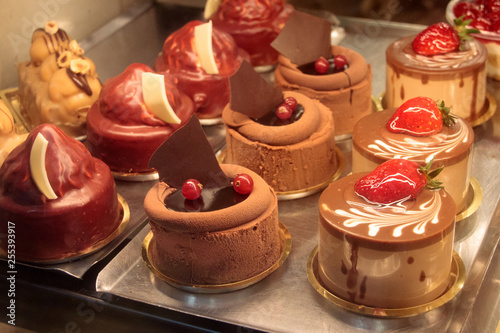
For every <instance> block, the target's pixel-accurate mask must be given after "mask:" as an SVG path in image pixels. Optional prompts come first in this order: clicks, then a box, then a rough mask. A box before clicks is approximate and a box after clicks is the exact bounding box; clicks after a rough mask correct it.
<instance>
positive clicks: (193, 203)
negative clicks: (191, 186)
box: [164, 186, 248, 212]
mask: <svg viewBox="0 0 500 333" xmlns="http://www.w3.org/2000/svg"><path fill="white" fill-rule="evenodd" d="M247 197H248V195H242V194H239V193H238V192H236V191H235V190H234V188H233V187H232V186H226V187H215V188H209V189H204V190H203V192H202V195H201V197H199V198H198V199H196V200H189V199H186V198H184V196H183V195H182V191H180V190H178V191H175V192H173V193H172V194H171V195H169V196H167V197H166V198H165V201H164V202H165V207H167V208H168V209H169V210H173V211H176V212H213V211H216V210H220V209H225V208H228V207H231V206H234V205H235V204H238V203H240V202H242V201H244V200H245V199H246V198H247Z"/></svg>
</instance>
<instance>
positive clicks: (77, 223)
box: [0, 124, 121, 262]
mask: <svg viewBox="0 0 500 333" xmlns="http://www.w3.org/2000/svg"><path fill="white" fill-rule="evenodd" d="M9 223H11V224H14V225H15V229H16V259H18V260H26V261H35V262H38V261H40V262H43V261H58V260H62V259H66V258H71V257H75V256H79V255H82V254H85V253H87V251H89V250H90V249H92V248H93V247H94V246H95V245H96V244H98V243H99V242H101V241H102V240H104V239H106V238H107V237H108V236H110V235H111V234H112V233H113V232H115V230H117V228H118V227H119V225H120V223H121V216H120V207H119V203H118V199H117V194H116V189H115V183H114V180H113V177H112V176H111V172H110V170H109V168H108V167H107V166H106V164H104V162H102V161H100V160H98V159H96V158H93V157H92V156H91V155H90V153H89V152H88V151H87V149H86V148H85V146H84V145H83V144H82V143H80V142H79V141H77V140H75V139H73V138H71V137H69V136H67V135H66V134H64V132H63V131H62V130H61V129H59V128H57V127H56V126H54V125H52V124H43V125H39V126H37V127H36V128H34V129H33V130H32V131H31V132H30V134H29V135H28V137H27V139H26V141H25V142H23V143H22V144H20V145H19V146H17V147H16V148H15V149H14V150H13V151H12V152H11V153H10V154H9V156H8V157H7V159H6V160H5V162H4V163H3V164H2V166H1V168H0V232H1V233H2V234H4V235H6V234H7V228H8V224H9ZM7 246H8V244H7V238H6V237H5V238H1V239H0V248H1V249H2V250H3V251H7Z"/></svg>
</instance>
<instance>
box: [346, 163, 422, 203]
mask: <svg viewBox="0 0 500 333" xmlns="http://www.w3.org/2000/svg"><path fill="white" fill-rule="evenodd" d="M426 185H427V177H426V174H425V173H424V172H422V171H421V170H420V166H419V164H418V163H416V162H413V161H408V160H404V159H394V160H390V161H387V162H384V163H382V164H381V165H379V166H378V167H377V168H375V170H373V171H372V172H370V173H369V174H368V175H366V176H364V177H362V178H360V179H358V181H357V182H356V183H355V184H354V191H355V192H356V194H357V195H359V196H360V197H362V198H364V199H365V200H366V201H368V202H370V203H373V204H384V205H386V204H392V203H395V202H398V201H400V200H403V199H405V200H410V199H415V198H416V197H417V195H418V194H419V193H420V191H421V190H422V188H423V187H425V186H426Z"/></svg>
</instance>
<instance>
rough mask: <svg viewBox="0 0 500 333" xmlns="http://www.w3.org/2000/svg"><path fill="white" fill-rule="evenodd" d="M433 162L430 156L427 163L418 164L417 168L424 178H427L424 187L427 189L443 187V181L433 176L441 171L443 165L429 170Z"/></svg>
mask: <svg viewBox="0 0 500 333" xmlns="http://www.w3.org/2000/svg"><path fill="white" fill-rule="evenodd" d="M433 162H434V157H432V159H431V160H430V161H429V163H427V164H426V165H425V166H420V168H419V170H420V172H422V173H423V174H424V175H425V178H427V185H426V186H425V187H426V188H428V189H429V190H439V189H441V188H444V186H443V182H441V181H439V180H438V179H435V178H436V177H437V176H438V175H439V174H440V173H441V171H443V168H444V166H441V167H440V168H437V169H434V170H432V171H431V167H432V163H433Z"/></svg>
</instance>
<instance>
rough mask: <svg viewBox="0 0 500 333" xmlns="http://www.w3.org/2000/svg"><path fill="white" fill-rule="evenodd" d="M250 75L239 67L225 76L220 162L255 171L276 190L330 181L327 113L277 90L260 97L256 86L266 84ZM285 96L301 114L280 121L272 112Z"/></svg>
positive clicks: (333, 164)
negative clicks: (227, 98) (228, 95)
mask: <svg viewBox="0 0 500 333" xmlns="http://www.w3.org/2000/svg"><path fill="white" fill-rule="evenodd" d="M245 68H246V69H245ZM255 75H258V74H257V73H255V72H254V71H253V69H252V68H251V67H250V65H249V64H248V63H244V64H242V66H241V68H240V69H239V70H238V72H237V73H236V74H235V75H234V76H232V77H231V78H230V83H231V103H230V104H229V105H228V106H226V108H225V109H224V112H223V115H222V117H223V120H224V124H225V125H226V157H225V160H224V161H225V162H226V163H232V164H238V165H242V166H244V167H246V168H248V169H250V170H252V171H254V172H256V173H257V174H259V175H260V176H261V177H262V178H264V180H265V181H266V182H267V183H268V184H269V185H270V186H271V187H272V188H273V189H274V190H275V191H277V192H292V191H300V190H306V189H308V188H311V187H315V186H318V185H320V184H323V183H327V182H328V181H330V180H331V179H332V178H333V176H334V174H335V173H336V172H337V170H338V168H339V165H338V163H337V156H336V151H335V136H334V123H333V119H332V115H331V112H330V111H329V110H328V108H327V107H325V106H324V105H322V104H321V103H319V102H318V101H315V100H313V99H310V98H308V97H307V96H305V95H302V94H300V93H297V92H292V91H285V92H283V93H282V92H281V91H279V90H276V92H275V93H276V95H274V96H272V97H267V96H266V97H265V96H264V95H263V94H262V89H260V87H265V86H266V85H267V83H266V82H265V81H264V80H263V79H262V78H260V77H259V76H257V77H256V76H255ZM259 80H260V81H259ZM240 83H241V85H240ZM264 89H265V88H264ZM270 89H273V87H272V86H270ZM286 98H292V99H294V100H295V101H296V104H297V110H300V111H296V112H294V113H293V114H292V116H291V117H290V118H289V119H287V120H285V121H280V120H279V119H277V118H276V117H275V116H274V114H275V112H273V111H274V110H276V109H277V107H278V106H279V105H280V103H283V101H284V100H285V99H286ZM245 108H248V112H245ZM256 111H258V112H259V115H257V114H256Z"/></svg>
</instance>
